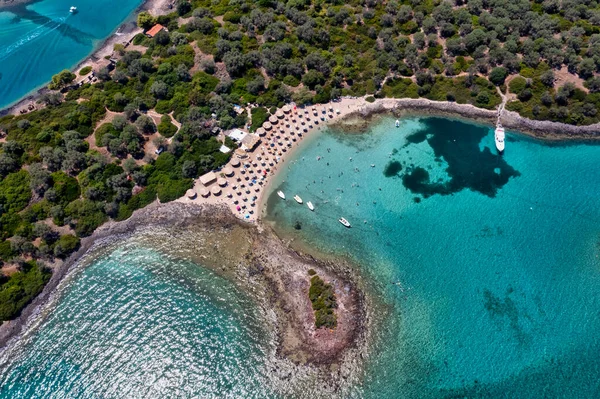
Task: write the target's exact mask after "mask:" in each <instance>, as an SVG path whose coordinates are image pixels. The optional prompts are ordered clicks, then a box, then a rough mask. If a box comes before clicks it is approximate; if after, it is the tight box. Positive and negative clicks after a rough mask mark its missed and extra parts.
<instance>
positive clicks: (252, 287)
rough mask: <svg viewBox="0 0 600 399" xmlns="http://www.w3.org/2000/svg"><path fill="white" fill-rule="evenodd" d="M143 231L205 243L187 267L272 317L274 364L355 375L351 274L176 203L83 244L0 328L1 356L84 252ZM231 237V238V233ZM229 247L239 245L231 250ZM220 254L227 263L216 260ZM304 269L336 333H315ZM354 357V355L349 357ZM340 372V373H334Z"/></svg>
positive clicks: (268, 234) (254, 230)
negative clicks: (320, 289) (324, 285)
mask: <svg viewBox="0 0 600 399" xmlns="http://www.w3.org/2000/svg"><path fill="white" fill-rule="evenodd" d="M148 228H153V229H154V228H165V229H168V231H170V232H172V233H170V234H175V235H177V234H183V235H185V234H186V233H185V231H186V229H188V230H187V231H190V229H192V230H193V231H199V232H200V233H199V234H206V237H210V240H208V244H207V242H206V241H204V242H202V243H200V242H199V241H196V243H195V244H194V248H197V246H200V247H201V246H203V245H204V246H206V247H207V248H209V247H210V248H213V247H214V252H213V253H211V254H209V255H207V252H210V251H200V252H202V253H198V258H193V260H195V261H197V263H200V264H201V265H202V267H208V268H210V269H212V270H213V271H215V272H216V273H218V274H221V275H222V276H223V277H225V278H227V279H229V280H230V281H232V282H233V283H235V284H236V285H238V286H240V287H241V288H242V290H243V291H244V292H246V293H247V294H249V295H250V296H251V297H252V298H254V299H255V302H256V303H257V305H258V306H259V307H261V308H262V312H263V314H265V315H268V316H271V315H275V317H265V318H266V323H267V325H269V327H270V328H269V330H270V331H272V332H274V333H275V336H276V337H277V349H276V354H277V355H278V358H280V359H282V360H286V361H291V362H292V363H293V364H296V365H297V366H303V365H306V366H310V367H321V366H323V367H326V368H332V369H331V374H338V373H350V371H349V370H351V373H352V374H353V375H354V374H355V371H356V370H358V369H359V367H357V364H354V365H353V366H352V367H349V366H348V364H349V362H351V363H353V362H357V359H361V360H362V359H364V357H365V356H366V355H367V354H366V347H367V336H368V324H369V316H368V315H369V312H368V309H367V308H366V303H367V302H366V300H365V297H364V293H363V291H362V290H361V288H359V284H358V283H357V279H358V276H357V275H356V270H355V268H353V267H352V266H351V265H350V264H348V263H347V262H344V261H339V262H332V261H329V260H323V261H322V260H319V259H316V258H314V257H312V256H311V255H308V254H303V253H301V252H299V251H297V250H294V249H291V248H290V247H289V246H288V245H286V243H284V242H283V241H281V240H280V239H279V238H278V237H277V236H276V235H275V234H274V232H272V231H271V230H270V229H268V228H265V227H264V226H256V225H253V224H249V223H244V222H242V221H240V220H238V219H236V218H235V217H234V216H232V215H231V214H230V213H229V212H228V210H227V209H226V208H224V207H219V206H214V205H206V206H198V205H189V204H187V205H185V204H181V203H177V202H171V203H168V204H159V203H158V202H154V203H153V204H151V205H149V206H148V207H146V208H143V209H140V210H137V211H136V212H134V214H133V216H132V217H131V218H129V219H127V220H125V221H121V222H108V223H106V224H104V225H103V226H102V227H100V228H99V229H98V230H97V231H96V232H94V234H93V235H92V236H90V237H86V238H84V239H83V240H82V245H81V247H80V249H79V250H78V251H77V252H76V253H74V254H73V255H71V256H70V257H69V258H68V260H67V261H66V262H64V263H63V264H62V265H61V266H60V267H59V268H57V270H56V271H55V273H54V274H53V275H52V278H51V281H50V282H49V283H48V284H47V285H46V287H45V288H44V290H43V292H42V293H41V294H40V295H39V296H38V297H36V298H35V299H34V301H33V302H32V303H31V304H30V305H28V306H27V307H26V308H25V310H24V311H23V313H22V314H21V316H19V317H18V318H17V319H15V320H13V321H10V322H7V323H4V324H3V325H1V326H0V350H7V349H8V348H9V347H10V344H11V341H12V340H13V339H19V338H20V336H21V335H22V334H23V333H25V332H27V331H28V330H29V329H30V328H31V327H32V325H33V323H34V322H36V321H38V320H40V319H39V318H38V317H37V315H39V313H40V312H43V311H44V308H43V306H44V304H46V303H47V302H48V301H49V299H50V298H52V295H53V294H54V293H55V292H56V288H57V286H58V285H59V283H60V282H61V281H62V280H63V278H64V277H65V276H66V275H67V274H68V273H69V272H70V271H71V270H72V269H73V267H75V266H76V265H77V264H78V262H80V261H82V260H84V258H85V255H86V254H88V253H89V251H90V250H91V252H92V254H94V253H95V251H96V250H97V249H101V248H104V247H105V246H107V245H110V244H111V243H113V242H115V241H120V240H123V239H125V238H126V237H129V236H131V235H133V234H136V233H142V234H143V232H146V231H147V230H148ZM234 230H235V231H238V233H236V234H233V233H231V232H232V231H234ZM240 232H241V233H240ZM232 234H233V235H232ZM232 237H234V238H232ZM181 238H182V239H181V240H175V241H177V242H181V245H182V246H188V247H189V242H186V241H185V240H184V239H183V238H185V237H181ZM235 242H242V243H245V244H244V245H236V244H235ZM248 243H249V244H248ZM229 245H236V248H238V252H236V253H234V251H230V250H229V248H228V246H229ZM195 252H198V251H195ZM223 253H225V254H231V256H227V257H223ZM311 268H312V269H315V270H316V271H317V273H318V274H319V275H321V276H322V277H323V278H325V279H326V280H328V281H331V282H332V284H333V285H334V287H335V291H336V295H338V302H339V304H340V308H339V310H338V328H336V329H335V330H324V329H320V330H317V329H315V328H314V314H313V310H312V306H311V304H310V301H309V299H308V295H307V292H308V286H309V283H308V280H309V276H308V273H307V271H308V269H311ZM41 317H43V316H41ZM271 319H272V320H271ZM356 352H359V353H360V355H359V356H356V355H357V353H356ZM358 364H359V363H358ZM342 365H344V367H337V366H342ZM350 377H351V376H350V375H349V374H348V375H346V374H344V376H343V380H346V379H352V378H350Z"/></svg>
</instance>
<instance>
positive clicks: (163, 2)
mask: <svg viewBox="0 0 600 399" xmlns="http://www.w3.org/2000/svg"><path fill="white" fill-rule="evenodd" d="M172 1H173V0H146V1H144V2H143V3H142V4H140V6H139V7H138V8H136V10H135V11H134V12H133V14H132V15H137V14H138V13H139V12H141V11H148V12H150V13H151V14H152V15H155V16H156V15H163V14H167V13H169V12H170V11H171V8H170V5H171V3H172ZM29 2H31V0H13V1H11V2H6V1H2V0H0V10H1V9H2V8H3V7H10V6H14V5H16V4H20V3H29ZM142 32H143V30H142V29H141V28H138V26H137V25H136V23H135V20H127V21H126V22H124V23H123V24H121V25H120V26H119V27H118V28H117V29H115V31H114V32H113V33H112V34H111V35H110V36H108V37H107V38H106V39H105V40H103V41H102V42H101V43H100V44H99V45H98V46H97V48H96V49H94V50H93V51H92V53H91V54H90V55H88V56H87V57H86V58H84V59H83V60H82V61H80V62H79V63H77V65H75V66H73V67H72V68H71V71H72V72H73V73H75V74H76V75H77V78H76V79H75V81H76V82H83V81H89V80H90V77H91V76H90V75H91V73H90V74H87V75H85V76H80V75H79V74H78V72H79V70H80V69H81V68H83V67H86V66H90V67H92V70H93V71H96V70H98V69H100V68H102V67H105V66H106V65H108V63H109V61H108V60H107V59H105V57H107V56H111V55H112V54H113V49H114V46H115V44H124V45H125V44H128V43H130V42H131V41H132V40H133V38H134V37H135V35H137V34H138V33H142ZM47 92H48V89H47V87H46V86H44V87H41V88H39V89H36V90H35V91H33V92H31V93H29V94H28V95H27V96H25V97H24V98H22V99H21V100H19V101H18V102H16V103H14V104H13V105H11V106H9V107H7V108H4V109H0V116H3V115H8V114H13V115H20V114H21V111H28V110H29V108H31V107H30V105H33V107H34V109H39V108H40V107H42V106H43V105H41V104H36V102H37V100H38V99H39V98H40V97H41V96H42V95H43V94H44V93H47Z"/></svg>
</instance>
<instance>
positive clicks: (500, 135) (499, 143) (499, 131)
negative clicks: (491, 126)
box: [494, 124, 504, 153]
mask: <svg viewBox="0 0 600 399" xmlns="http://www.w3.org/2000/svg"><path fill="white" fill-rule="evenodd" d="M494 139H495V141H496V149H497V150H498V152H499V153H502V152H504V128H503V127H502V125H500V124H498V126H497V127H496V131H495V133H494Z"/></svg>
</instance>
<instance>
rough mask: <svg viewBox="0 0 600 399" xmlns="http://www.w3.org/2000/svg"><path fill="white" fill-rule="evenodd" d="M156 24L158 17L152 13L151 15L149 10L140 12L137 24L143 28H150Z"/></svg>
mask: <svg viewBox="0 0 600 399" xmlns="http://www.w3.org/2000/svg"><path fill="white" fill-rule="evenodd" d="M155 24H156V19H155V18H154V17H153V16H152V15H150V13H149V12H147V11H142V12H141V13H139V14H138V17H137V25H138V26H139V27H140V28H142V29H144V30H148V29H150V28H152V27H153V26H154V25H155Z"/></svg>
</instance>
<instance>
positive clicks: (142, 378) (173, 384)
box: [0, 117, 600, 399]
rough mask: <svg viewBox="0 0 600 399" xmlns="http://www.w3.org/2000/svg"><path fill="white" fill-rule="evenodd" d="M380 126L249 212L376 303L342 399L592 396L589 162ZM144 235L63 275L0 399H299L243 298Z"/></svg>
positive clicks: (314, 139) (438, 132) (468, 130)
mask: <svg viewBox="0 0 600 399" xmlns="http://www.w3.org/2000/svg"><path fill="white" fill-rule="evenodd" d="M393 122H394V119H392V118H389V117H383V118H380V119H378V120H377V121H376V122H375V123H374V124H373V125H372V126H371V127H370V131H369V132H368V133H365V134H355V133H343V132H339V131H336V130H334V129H328V130H324V131H322V132H319V133H318V134H315V135H312V136H311V137H309V138H308V139H307V141H306V142H305V143H303V147H302V148H300V149H299V150H298V151H297V152H295V154H294V159H292V160H288V161H286V163H285V164H284V165H285V166H284V168H285V170H284V171H283V172H282V173H281V174H280V175H279V176H278V180H277V181H275V182H274V184H273V185H272V186H271V188H272V190H273V193H275V192H276V191H277V190H283V191H284V192H285V193H286V194H287V195H288V200H287V201H282V200H281V199H279V197H277V195H276V194H271V195H270V197H269V200H268V203H267V214H268V216H267V222H268V223H270V224H272V225H274V227H275V229H276V230H277V231H278V232H279V233H280V234H281V235H283V236H286V237H290V236H291V237H293V238H296V239H298V240H301V241H302V242H303V243H305V244H307V245H310V246H313V247H315V248H317V249H318V250H319V251H321V252H325V253H326V254H331V255H334V256H344V257H349V258H351V259H352V260H354V261H355V263H356V264H357V267H358V268H359V271H360V273H361V274H362V275H363V276H364V279H365V280H366V281H368V284H367V286H368V289H369V290H370V292H369V294H370V295H372V296H373V297H374V298H376V300H375V302H376V303H375V312H374V321H375V326H376V327H377V328H376V330H375V336H374V338H375V339H374V343H373V346H372V348H371V354H370V356H369V357H368V359H367V362H366V364H365V367H366V374H365V377H364V380H363V381H362V382H361V383H360V384H359V385H357V386H355V387H353V388H351V389H348V390H346V391H344V392H345V394H344V395H341V396H343V397H356V398H359V397H366V398H464V397H466V398H536V399H537V398H598V397H600V378H599V376H600V360H599V358H598V353H599V352H600V334H599V333H598V331H600V317H599V316H600V296H599V295H598V292H599V290H600V197H599V196H598V194H599V192H600V169H599V168H598V167H597V162H598V159H600V146H594V145H585V144H544V143H541V142H539V141H535V140H532V139H529V138H526V137H524V136H522V135H519V134H514V133H510V132H509V133H508V136H507V138H508V141H507V148H506V153H505V154H504V155H503V156H502V157H499V156H498V155H496V152H495V150H494V143H493V132H492V130H491V129H490V128H489V127H487V126H479V125H475V124H470V123H464V122H459V121H453V120H449V119H441V118H416V117H413V118H405V119H402V125H401V127H400V128H397V129H396V128H395V127H394V123H393ZM371 165H374V166H371ZM294 194H298V195H300V196H301V197H302V198H303V199H304V201H305V202H306V201H312V202H313V204H314V205H315V208H316V209H315V212H310V211H309V210H308V208H307V207H306V206H305V205H304V206H301V205H298V204H297V203H296V202H294V201H293V200H289V198H291V197H292V196H293V195H294ZM341 216H343V217H345V218H347V219H348V220H349V221H350V222H351V223H352V225H353V226H352V228H351V229H346V228H344V227H343V226H342V225H341V224H339V223H338V222H337V219H338V218H339V217H341ZM298 224H299V226H300V230H297V229H296V227H298V226H297V225H298ZM148 234H150V232H148ZM161 237H162V238H161V239H160V240H156V243H155V244H152V245H150V244H149V241H148V240H141V241H140V240H138V241H136V240H134V239H131V240H126V241H124V242H123V243H115V244H113V245H111V246H109V247H108V248H107V249H105V250H104V252H102V253H100V254H96V255H95V257H94V258H91V259H87V260H86V261H85V262H84V263H85V264H87V266H85V265H84V264H82V265H80V266H79V267H78V268H77V269H75V270H74V271H73V272H72V273H70V274H69V276H68V277H67V278H66V279H65V280H64V282H63V283H62V284H61V285H60V287H59V289H58V292H57V295H56V296H55V298H54V300H53V301H51V302H50V303H49V304H48V306H46V307H44V308H43V310H42V315H41V316H40V317H39V318H37V319H36V321H35V323H34V324H33V325H32V326H31V327H30V328H29V330H28V332H27V334H25V336H24V337H23V338H22V339H21V340H20V341H19V342H18V343H17V344H15V345H13V346H12V347H11V348H10V349H8V350H5V351H4V352H0V398H46V397H53V398H73V397H77V398H124V397H127V398H194V397H202V398H221V397H231V398H238V397H239V398H249V397H253V398H263V397H315V392H314V390H311V389H305V390H286V383H287V381H288V378H289V377H290V376H291V375H294V374H295V373H298V372H299V371H298V370H299V369H295V368H293V367H292V368H291V369H290V370H291V371H289V372H288V371H287V370H286V371H285V372H283V373H281V372H280V371H281V370H282V369H284V368H283V367H281V364H280V363H277V362H276V361H275V360H274V359H273V339H272V337H271V336H270V335H269V334H268V333H267V332H266V331H264V330H263V324H262V323H261V322H260V320H261V316H260V312H259V310H258V309H256V308H255V306H254V305H253V304H252V301H250V300H249V299H248V298H247V297H245V295H244V294H243V293H242V292H240V291H239V290H238V289H237V288H236V287H235V285H233V284H231V283H230V282H228V281H227V280H224V279H223V278H221V277H219V276H217V275H215V274H214V273H213V272H210V271H208V270H207V269H205V268H203V267H202V266H201V265H198V264H195V263H192V262H191V261H187V260H186V256H173V255H169V253H170V252H169V247H170V246H171V245H173V243H170V242H169V239H170V238H169V235H168V234H167V235H163V236H161ZM171 240H172V239H171ZM189 251H194V248H189ZM278 372H279V374H278ZM282 375H283V376H282ZM306 381H308V380H306ZM300 386H301V385H300ZM305 386H306V387H314V386H313V385H312V384H310V383H308V384H307V385H305ZM294 392H295V393H296V395H290V393H294Z"/></svg>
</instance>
